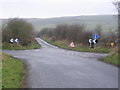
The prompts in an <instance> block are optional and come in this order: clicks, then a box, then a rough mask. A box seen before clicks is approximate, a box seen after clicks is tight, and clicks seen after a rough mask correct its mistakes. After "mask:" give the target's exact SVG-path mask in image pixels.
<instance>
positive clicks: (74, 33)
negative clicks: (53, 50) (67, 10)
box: [38, 24, 118, 47]
mask: <svg viewBox="0 0 120 90" xmlns="http://www.w3.org/2000/svg"><path fill="white" fill-rule="evenodd" d="M92 34H98V35H99V39H98V40H99V44H100V45H102V46H105V47H107V46H108V45H109V43H110V42H112V41H116V40H117V37H118V35H117V33H116V32H113V31H110V32H107V33H103V32H102V26H101V25H97V26H96V27H95V29H94V30H93V31H90V30H87V29H86V25H85V24H72V25H68V24H60V25H57V26H56V27H55V28H44V29H42V30H41V31H40V32H39V34H38V36H39V37H43V36H47V37H48V38H51V39H52V40H53V41H57V40H67V41H72V42H76V43H81V44H83V45H88V44H89V42H88V40H89V39H91V38H92Z"/></svg>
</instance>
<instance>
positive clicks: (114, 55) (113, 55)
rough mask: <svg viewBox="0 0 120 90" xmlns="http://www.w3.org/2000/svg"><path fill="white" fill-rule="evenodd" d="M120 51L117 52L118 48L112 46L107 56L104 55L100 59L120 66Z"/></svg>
mask: <svg viewBox="0 0 120 90" xmlns="http://www.w3.org/2000/svg"><path fill="white" fill-rule="evenodd" d="M119 55H120V53H118V48H117V47H116V48H113V49H112V50H111V52H110V53H109V55H108V56H106V57H104V58H103V59H102V61H104V62H107V63H110V64H113V65H115V66H120V61H119V60H120V56H119Z"/></svg>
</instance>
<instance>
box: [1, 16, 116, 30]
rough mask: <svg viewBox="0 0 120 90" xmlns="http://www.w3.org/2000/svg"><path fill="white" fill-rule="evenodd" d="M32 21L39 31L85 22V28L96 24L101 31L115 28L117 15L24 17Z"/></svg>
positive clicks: (91, 28)
mask: <svg viewBox="0 0 120 90" xmlns="http://www.w3.org/2000/svg"><path fill="white" fill-rule="evenodd" d="M24 19H25V20H27V21H28V22H30V23H32V24H33V25H34V27H35V31H40V30H41V29H43V28H46V27H55V26H56V25H58V24H85V25H86V26H87V30H94V29H95V27H96V25H98V24H99V25H102V28H103V32H107V31H109V29H111V30H117V27H118V25H117V21H118V20H117V15H114V16H113V15H91V16H90V15H89V16H73V17H72V16H71V17H57V18H24ZM0 22H1V20H0Z"/></svg>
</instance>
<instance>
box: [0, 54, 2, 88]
mask: <svg viewBox="0 0 120 90" xmlns="http://www.w3.org/2000/svg"><path fill="white" fill-rule="evenodd" d="M1 89H2V53H1V52H0V90H1Z"/></svg>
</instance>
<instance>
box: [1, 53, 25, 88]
mask: <svg viewBox="0 0 120 90" xmlns="http://www.w3.org/2000/svg"><path fill="white" fill-rule="evenodd" d="M26 73H27V71H26V69H25V65H24V63H23V62H22V61H20V60H18V59H16V58H13V57H11V56H10V55H6V54H2V88H23V82H24V76H25V75H26Z"/></svg>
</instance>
